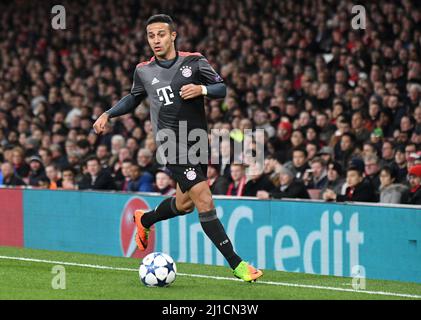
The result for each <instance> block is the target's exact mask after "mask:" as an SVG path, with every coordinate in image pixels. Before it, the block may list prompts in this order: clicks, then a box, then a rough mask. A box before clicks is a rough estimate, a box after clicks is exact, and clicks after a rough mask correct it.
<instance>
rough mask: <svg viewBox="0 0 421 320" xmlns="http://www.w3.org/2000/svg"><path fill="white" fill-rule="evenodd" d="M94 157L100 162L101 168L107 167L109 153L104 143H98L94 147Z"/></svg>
mask: <svg viewBox="0 0 421 320" xmlns="http://www.w3.org/2000/svg"><path fill="white" fill-rule="evenodd" d="M96 157H97V158H98V160H99V162H100V163H101V167H102V168H103V169H105V168H108V167H109V162H110V153H109V151H108V147H107V145H106V144H100V145H99V146H98V147H97V149H96Z"/></svg>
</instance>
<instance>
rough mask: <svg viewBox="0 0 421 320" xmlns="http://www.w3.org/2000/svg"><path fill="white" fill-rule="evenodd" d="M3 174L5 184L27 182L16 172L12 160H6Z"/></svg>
mask: <svg viewBox="0 0 421 320" xmlns="http://www.w3.org/2000/svg"><path fill="white" fill-rule="evenodd" d="M1 174H2V177H3V182H2V185H4V186H11V187H14V186H24V185H25V182H23V180H22V179H21V178H19V177H18V176H17V175H16V174H15V173H14V168H13V165H12V164H11V163H10V162H4V163H3V164H2V165H1Z"/></svg>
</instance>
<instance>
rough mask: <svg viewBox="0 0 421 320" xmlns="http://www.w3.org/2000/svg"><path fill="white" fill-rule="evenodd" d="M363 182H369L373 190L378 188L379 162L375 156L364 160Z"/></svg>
mask: <svg viewBox="0 0 421 320" xmlns="http://www.w3.org/2000/svg"><path fill="white" fill-rule="evenodd" d="M364 167H365V180H366V181H367V182H369V183H370V184H371V185H372V186H373V188H374V190H379V188H380V160H379V158H378V157H377V156H375V155H369V156H367V157H365V158H364Z"/></svg>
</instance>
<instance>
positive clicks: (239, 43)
mask: <svg viewBox="0 0 421 320" xmlns="http://www.w3.org/2000/svg"><path fill="white" fill-rule="evenodd" d="M62 4H63V5H64V7H65V8H66V14H67V17H66V24H67V26H66V29H65V30H54V29H53V28H52V27H51V18H52V15H51V7H52V6H53V5H54V3H53V2H51V1H42V2H34V1H24V0H21V1H2V2H1V3H0V164H1V170H0V171H1V173H0V185H2V186H19V185H28V186H33V187H40V188H49V189H60V188H61V189H96V190H117V191H127V192H130V191H142V192H159V193H161V194H165V195H172V194H174V192H175V189H174V182H173V181H172V179H171V177H170V175H169V173H168V171H167V170H166V169H165V168H162V167H161V166H159V165H158V164H157V163H156V160H155V156H154V155H155V151H156V144H155V138H154V135H153V133H152V126H151V122H150V120H149V109H148V104H147V102H143V103H142V104H141V105H140V106H139V107H138V108H137V109H136V111H135V112H134V113H133V114H130V115H126V116H123V117H120V118H117V119H113V120H112V123H111V125H110V126H109V127H108V128H107V132H106V133H105V134H103V135H101V136H97V135H96V134H95V133H94V132H93V130H92V125H93V122H94V121H95V119H97V118H98V116H99V115H100V114H102V112H104V111H105V110H107V109H109V108H110V107H111V106H112V105H114V104H115V103H116V102H117V101H118V100H119V99H120V98H121V97H123V96H124V95H125V94H127V93H128V92H129V91H130V87H131V84H132V75H133V71H134V68H135V66H136V65H137V64H138V63H139V62H140V61H145V60H149V58H150V56H151V55H152V53H151V50H150V48H149V47H148V44H147V41H146V37H145V27H144V23H145V21H146V19H147V17H148V16H150V15H151V14H155V13H160V12H163V13H170V14H171V15H172V17H173V18H174V19H175V21H176V23H177V32H178V40H177V49H178V50H181V51H198V52H201V53H202V54H204V56H206V58H207V59H208V60H209V61H210V63H211V64H212V65H213V66H214V68H215V69H216V70H217V71H218V72H219V73H220V75H221V76H222V77H223V78H224V80H225V82H226V84H227V86H228V94H227V96H226V98H225V99H224V100H207V101H206V111H207V115H208V121H209V127H210V128H213V129H221V130H225V132H227V134H229V135H230V142H228V143H227V142H225V143H224V142H223V143H221V144H220V156H219V157H218V160H219V163H218V164H216V163H214V164H210V165H209V169H208V178H209V185H210V186H211V189H212V191H213V193H214V194H223V195H231V196H256V197H258V198H260V199H268V198H277V199H279V198H303V199H305V198H316V199H323V200H326V201H364V202H365V201H366V202H383V203H407V204H418V205H419V204H421V186H420V184H421V150H420V143H421V9H420V6H419V3H418V4H417V1H409V0H402V1H400V2H399V1H386V0H379V1H366V2H365V8H366V14H367V15H366V29H362V30H361V29H360V30H354V29H353V28H352V27H351V20H352V18H353V16H354V15H353V14H352V5H353V3H352V1H348V0H342V1H337V0H330V1H327V0H324V1H322V0H314V1H313V0H307V1H306V0H305V1H299V2H297V1H294V0H285V1H278V0H262V1H258V0H239V1H217V0H207V1H201V0H200V1H199V0H186V1H182V2H174V1H170V0H168V1H167V0H160V1H152V0H151V1H140V0H121V1H112V0H107V1H75V0H73V1H63V3H62ZM244 129H263V130H264V131H265V146H264V147H265V160H264V168H263V170H260V171H261V172H259V170H253V169H255V168H251V167H250V166H246V165H244V164H239V163H233V154H232V149H233V148H232V146H233V145H234V144H235V143H242V142H243V141H244Z"/></svg>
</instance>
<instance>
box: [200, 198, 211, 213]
mask: <svg viewBox="0 0 421 320" xmlns="http://www.w3.org/2000/svg"><path fill="white" fill-rule="evenodd" d="M196 207H197V210H198V211H199V212H207V211H211V210H212V209H214V208H215V206H214V204H213V200H212V197H209V198H208V197H203V198H200V199H199V200H198V203H196Z"/></svg>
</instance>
